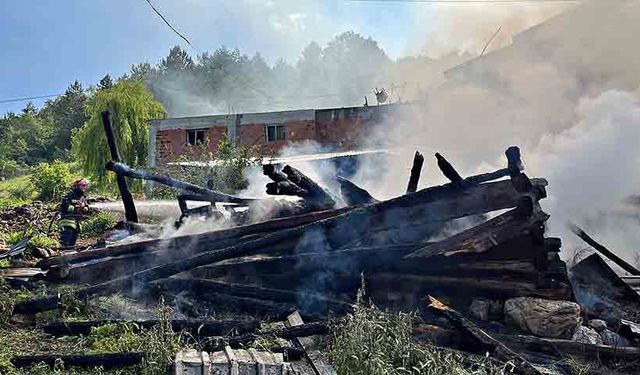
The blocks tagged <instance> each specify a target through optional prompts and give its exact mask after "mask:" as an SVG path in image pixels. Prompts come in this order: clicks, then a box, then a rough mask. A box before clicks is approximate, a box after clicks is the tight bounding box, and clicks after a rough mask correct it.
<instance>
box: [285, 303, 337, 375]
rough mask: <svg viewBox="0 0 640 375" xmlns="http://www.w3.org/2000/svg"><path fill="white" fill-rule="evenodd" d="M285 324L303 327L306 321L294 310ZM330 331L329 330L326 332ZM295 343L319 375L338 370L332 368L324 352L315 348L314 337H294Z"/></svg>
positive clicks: (329, 374) (331, 374)
mask: <svg viewBox="0 0 640 375" xmlns="http://www.w3.org/2000/svg"><path fill="white" fill-rule="evenodd" d="M285 324H286V325H287V326H288V327H291V328H293V327H302V326H304V325H305V324H304V321H303V320H302V317H301V316H300V313H298V312H297V311H294V312H293V313H292V314H291V315H289V316H288V317H287V321H286V322H285ZM327 333H329V332H328V331H327V332H325V333H324V334H327ZM292 341H293V343H294V344H295V346H296V347H298V348H301V349H302V350H303V351H304V355H305V357H306V358H307V361H309V364H310V365H311V368H312V369H313V372H314V373H316V374H317V375H333V374H335V373H336V372H335V371H334V370H333V369H332V368H331V365H329V363H328V361H327V360H326V359H325V358H324V356H323V355H322V353H321V352H320V351H319V350H314V348H313V347H314V346H315V345H314V343H313V339H312V338H310V337H301V336H299V337H295V338H293V339H292Z"/></svg>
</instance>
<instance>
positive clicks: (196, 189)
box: [106, 161, 255, 221]
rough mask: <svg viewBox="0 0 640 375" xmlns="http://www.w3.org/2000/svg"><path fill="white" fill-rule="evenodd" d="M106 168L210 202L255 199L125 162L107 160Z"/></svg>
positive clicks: (235, 201)
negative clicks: (177, 178) (195, 195)
mask: <svg viewBox="0 0 640 375" xmlns="http://www.w3.org/2000/svg"><path fill="white" fill-rule="evenodd" d="M106 168H107V169H108V170H110V171H112V172H114V173H116V174H117V175H118V176H126V177H130V178H138V179H142V180H148V181H154V182H157V183H160V184H163V185H167V186H170V187H173V188H176V189H181V190H186V191H190V192H192V193H195V194H198V195H200V196H202V197H203V198H206V199H208V200H209V201H210V202H229V203H239V204H248V203H249V202H252V201H254V200H255V199H250V198H239V197H235V196H233V195H229V194H225V193H221V192H218V191H214V190H210V189H207V188H203V187H201V186H198V185H194V184H192V183H189V182H184V181H180V180H176V179H174V178H171V177H168V176H161V175H158V174H155V173H151V172H149V171H145V170H136V169H132V168H131V167H129V166H128V165H126V164H123V163H118V162H113V161H109V162H107V165H106ZM127 221H131V220H127Z"/></svg>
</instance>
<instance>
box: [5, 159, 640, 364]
mask: <svg viewBox="0 0 640 375" xmlns="http://www.w3.org/2000/svg"><path fill="white" fill-rule="evenodd" d="M436 156H437V159H438V166H439V167H440V169H441V170H442V172H443V173H444V175H445V176H446V177H447V178H448V179H449V180H450V181H451V182H450V183H447V184H445V185H441V186H434V187H429V188H426V189H422V190H418V191H416V187H417V185H418V179H419V177H420V171H421V168H422V164H423V161H424V159H423V157H422V155H420V154H419V153H416V157H415V159H414V165H413V168H412V170H411V176H410V178H409V183H408V189H407V193H406V194H404V195H402V196H399V197H397V198H393V199H390V200H385V201H379V200H377V199H375V198H374V197H372V196H371V194H369V193H368V192H367V191H366V190H365V189H363V188H361V187H358V186H357V185H355V184H354V183H352V182H351V181H349V180H347V179H344V178H338V181H339V182H340V186H341V197H334V196H332V194H331V193H330V192H328V191H326V190H325V189H323V188H322V187H321V186H319V185H318V184H317V183H315V182H314V181H312V180H311V179H310V178H309V177H307V176H305V175H304V174H303V173H302V172H300V171H298V170H296V169H295V168H293V167H291V166H284V167H283V168H280V167H281V166H277V165H271V166H267V167H266V168H265V171H264V172H265V174H266V175H267V176H269V177H270V178H271V180H272V181H273V182H271V183H269V184H268V185H267V192H268V193H270V194H274V195H283V194H284V195H294V196H297V197H299V198H301V200H300V201H298V202H289V203H287V205H286V207H285V206H283V205H281V206H276V207H278V208H277V209H275V210H272V211H271V215H272V219H270V220H266V221H260V222H251V221H250V220H249V219H247V218H248V217H251V216H252V215H247V214H246V211H249V212H251V210H252V209H253V210H256V209H260V207H265V206H266V205H267V204H268V202H266V201H265V200H248V199H244V198H238V197H233V196H229V195H226V194H222V193H218V192H215V191H211V190H209V189H206V188H202V187H198V186H195V185H191V184H187V183H183V182H180V181H175V180H172V179H169V178H167V177H164V176H155V175H152V174H149V173H147V172H145V171H135V170H132V169H130V168H128V167H127V166H125V165H123V164H119V163H110V164H109V166H108V168H109V169H110V170H112V171H115V172H117V173H119V174H120V175H126V176H129V177H137V178H145V179H149V180H153V181H156V182H160V183H167V184H169V185H170V186H175V187H179V188H183V189H185V190H187V191H188V192H189V195H188V196H183V197H181V199H182V201H183V204H184V202H186V200H200V201H208V202H227V203H233V204H235V205H237V206H244V207H245V209H243V210H237V206H235V207H234V206H231V208H225V209H224V210H228V212H227V213H226V215H223V214H224V213H220V214H219V215H217V216H218V217H219V219H220V220H231V221H233V220H238V221H240V222H241V223H245V222H246V224H243V225H238V226H233V227H229V228H227V229H221V230H216V231H211V232H205V233H201V234H196V235H186V236H180V237H174V238H169V239H152V240H145V241H140V242H136V243H128V244H122V245H117V244H116V245H114V246H109V247H106V248H104V249H95V250H87V251H82V252H73V253H67V254H64V255H61V256H58V257H52V258H48V259H44V260H42V261H41V262H40V263H39V264H38V267H39V268H40V269H41V270H42V272H43V274H44V275H45V277H46V278H47V279H49V280H51V281H55V282H62V283H85V284H90V286H88V287H84V288H81V289H78V290H77V291H76V292H75V295H76V297H78V298H82V299H85V298H90V297H93V296H99V295H108V294H111V293H124V294H126V295H128V296H131V297H132V298H138V299H141V300H142V299H156V298H160V297H162V298H164V299H165V300H166V301H170V302H172V303H174V305H175V306H177V307H178V308H179V309H180V310H181V311H182V312H184V313H185V314H188V315H190V316H191V317H192V318H193V319H201V317H203V316H211V315H213V314H235V315H237V316H251V317H253V319H254V320H252V321H240V322H235V323H234V322H226V321H206V322H202V321H198V322H197V324H198V325H203V324H204V327H206V326H207V325H209V326H211V327H218V328H212V329H211V332H210V335H211V336H215V339H211V340H209V341H208V342H209V345H208V347H207V350H206V352H205V353H202V352H185V353H181V354H180V355H179V358H178V364H179V365H178V364H177V366H176V368H181V369H184V368H186V367H189V366H195V368H196V369H197V370H195V371H197V372H198V373H200V371H209V370H205V369H211V368H213V367H212V366H223V367H224V366H227V367H229V368H233V366H236V367H237V366H240V365H239V363H240V362H242V361H239V360H238V358H239V357H243V356H244V357H247V358H249V359H250V360H247V361H245V362H246V363H252V365H250V366H253V365H255V366H258V367H260V366H261V365H260V361H261V360H263V362H265V361H267V362H269V361H270V362H269V363H270V364H274V363H275V364H278V363H279V364H280V365H278V366H282V363H283V359H284V358H285V357H287V356H290V357H291V358H294V357H296V356H297V357H296V358H303V359H304V360H305V361H306V363H307V364H308V365H309V366H311V368H312V371H313V372H311V373H317V374H320V373H330V370H327V369H326V368H325V367H324V366H325V365H326V363H325V361H324V360H323V359H322V358H321V356H319V355H317V353H315V349H313V350H312V349H309V350H307V347H308V346H309V345H305V343H304V342H301V341H303V340H302V339H300V340H298V341H300V342H296V343H295V345H293V347H291V348H288V349H283V348H273V350H274V351H276V352H281V353H288V354H287V355H284V356H283V357H282V358H280V357H278V358H276V357H273V356H269V355H267V354H261V353H257V352H255V351H253V352H252V351H239V352H235V353H234V352H233V349H242V348H244V347H245V346H246V345H247V344H248V343H250V342H252V341H254V340H255V339H256V338H258V337H261V336H265V335H266V336H272V337H285V338H288V339H296V340H297V338H298V337H303V336H310V335H318V334H326V333H327V332H328V321H329V320H330V319H333V318H339V317H340V315H342V314H345V313H349V312H351V311H352V309H353V303H354V301H355V299H356V294H357V293H358V290H359V288H361V287H362V280H364V282H365V284H366V297H367V298H368V299H371V300H372V301H373V303H375V305H376V306H378V307H380V308H383V309H388V310H390V311H408V312H410V311H411V312H412V311H418V312H419V315H420V317H421V319H422V322H421V323H420V324H416V325H415V327H414V331H415V336H416V338H417V339H425V340H429V341H430V342H433V343H435V344H437V345H441V346H444V347H449V348H455V349H458V350H464V351H468V352H473V353H485V352H489V353H490V354H491V356H493V357H495V358H496V359H498V360H500V361H505V362H507V361H508V362H511V363H513V364H514V366H515V369H516V370H517V372H522V373H526V374H538V373H541V372H542V371H543V370H542V368H543V367H544V368H549V367H554V366H556V368H560V367H561V366H560V365H561V363H562V361H563V360H564V359H565V357H566V356H572V357H575V358H578V359H580V360H584V361H591V360H593V359H594V358H599V359H600V360H601V361H603V362H608V361H618V360H636V359H637V358H638V355H640V347H636V346H634V345H637V344H638V339H639V338H640V329H639V327H638V326H637V325H636V324H635V323H634V322H639V321H640V317H639V316H638V311H640V299H639V296H638V294H637V293H636V292H635V291H633V289H631V288H630V287H629V286H628V285H627V284H626V283H625V282H624V281H622V280H621V279H620V278H619V277H618V276H617V275H616V274H615V273H614V272H613V271H611V269H610V268H608V266H607V265H606V263H604V262H603V261H602V260H601V259H600V258H599V257H598V256H597V255H593V256H592V257H590V258H588V259H586V260H584V261H583V262H581V263H580V264H579V265H578V266H576V268H575V269H574V271H573V272H572V274H571V278H570V275H569V273H568V272H567V268H566V265H565V263H564V262H563V261H562V260H561V259H560V256H559V252H560V248H561V241H560V239H559V238H548V237H545V228H544V223H545V221H546V220H547V219H548V218H549V216H548V215H547V214H546V213H544V212H543V211H542V209H541V207H540V205H539V201H540V200H541V199H544V198H545V197H546V191H545V186H546V185H547V182H546V181H545V180H544V179H530V178H529V177H527V176H526V175H525V174H524V173H523V170H522V163H521V160H520V150H519V149H518V148H517V147H510V148H509V149H508V150H507V151H506V157H507V167H506V168H504V169H501V170H498V171H495V172H491V173H486V174H481V175H476V176H470V177H466V178H463V177H461V176H460V174H459V173H458V172H457V171H456V170H455V168H454V167H453V166H452V165H451V164H450V163H449V162H447V160H446V159H444V157H442V156H441V155H440V154H436ZM506 177H508V178H506ZM505 178H506V179H505ZM269 201H271V200H269ZM338 201H343V202H346V203H347V205H346V206H345V207H342V208H338V209H334V208H332V207H333V206H334V205H335V203H336V202H338ZM185 207H186V205H185ZM246 207H248V209H246ZM256 207H258V208H256ZM272 207H273V205H272ZM199 212H200V213H205V214H207V215H211V212H213V208H210V209H206V210H200V211H199ZM265 212H266V211H265ZM184 214H186V215H193V214H195V213H194V212H189V211H186V212H185V211H183V215H184ZM129 216H130V215H128V217H129ZM452 226H455V227H458V228H460V229H461V230H460V231H458V232H457V233H455V234H453V235H451V236H448V237H445V238H442V239H439V240H437V241H432V239H433V238H438V234H440V233H442V232H443V229H444V228H451V227H452ZM594 257H595V258H594ZM572 282H573V284H574V285H573V286H572ZM576 285H577V286H576ZM598 298H599V299H598ZM59 299H60V297H59V296H58V295H51V296H48V297H45V298H38V299H32V300H27V301H23V302H21V303H18V304H17V305H16V306H15V308H14V313H15V314H34V313H37V312H41V311H46V310H51V309H55V308H57V307H58V305H59V303H60V300H59ZM443 318H445V319H443ZM303 319H304V320H305V321H309V322H311V323H307V324H305V323H303ZM264 320H271V321H281V320H284V321H285V323H286V324H285V326H284V327H283V328H281V329H279V330H275V331H271V332H261V333H260V334H256V333H255V328H256V327H257V326H258V324H259V322H260V321H264ZM101 323H104V322H74V323H65V324H64V325H63V327H62V328H61V327H60V326H58V328H56V329H58V330H62V331H64V334H78V332H81V331H82V330H85V331H86V330H87V329H88V328H87V327H91V326H95V325H99V324H101ZM141 324H142V323H141ZM176 324H177V326H176V329H181V328H185V327H187V326H189V324H186V323H184V322H183V323H176ZM193 324H196V323H193ZM193 324H192V325H193ZM222 326H224V327H225V328H224V329H222V328H220V327H222ZM231 328H232V329H231ZM45 329H47V328H46V327H45ZM49 329H50V330H53V331H55V330H54V329H53V328H49ZM53 331H51V332H53ZM199 334H200V335H203V334H205V335H206V330H205V333H203V332H199ZM296 353H297V354H296ZM314 353H315V354H314ZM265 358H267V359H265ZM188 363H191V364H188ZM265 363H266V362H265ZM185 366H186V367H185ZM248 366H249V365H248ZM262 366H263V367H264V366H266V365H265V364H264V363H263V364H262ZM558 366H560V367H558ZM227 367H225V368H227ZM326 367H327V368H328V365H326ZM323 368H324V369H325V370H326V371H329V372H325V370H323ZM180 371H187V370H180ZM204 373H208V372H204Z"/></svg>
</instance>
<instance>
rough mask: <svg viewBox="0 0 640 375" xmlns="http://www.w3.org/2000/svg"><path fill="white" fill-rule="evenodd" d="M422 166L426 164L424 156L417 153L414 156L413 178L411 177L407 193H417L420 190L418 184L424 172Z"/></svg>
mask: <svg viewBox="0 0 640 375" xmlns="http://www.w3.org/2000/svg"><path fill="white" fill-rule="evenodd" d="M422 164H424V156H422V154H421V153H420V152H418V151H416V153H415V155H414V156H413V165H412V166H411V176H409V184H408V185H407V193H415V192H416V190H418V182H419V181H420V173H421V172H422Z"/></svg>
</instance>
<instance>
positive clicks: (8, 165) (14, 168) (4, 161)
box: [0, 157, 22, 178]
mask: <svg viewBox="0 0 640 375" xmlns="http://www.w3.org/2000/svg"><path fill="white" fill-rule="evenodd" d="M20 172H22V166H21V165H20V164H19V163H18V162H17V161H15V160H13V159H9V158H7V157H1V158H0V178H11V177H15V176H18V175H19V174H20Z"/></svg>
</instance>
